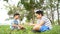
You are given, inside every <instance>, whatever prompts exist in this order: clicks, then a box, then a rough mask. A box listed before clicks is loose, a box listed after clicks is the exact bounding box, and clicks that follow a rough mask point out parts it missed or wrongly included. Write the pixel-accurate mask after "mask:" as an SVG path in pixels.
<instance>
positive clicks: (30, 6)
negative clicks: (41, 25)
mask: <svg viewBox="0 0 60 34" xmlns="http://www.w3.org/2000/svg"><path fill="white" fill-rule="evenodd" d="M21 3H22V4H23V5H24V7H25V9H26V10H27V11H29V14H28V16H29V15H30V13H31V14H32V15H31V16H32V20H33V23H34V10H35V9H41V8H42V5H43V3H44V0H39V1H37V0H21ZM31 16H30V17H31ZM29 19H31V18H29Z"/></svg>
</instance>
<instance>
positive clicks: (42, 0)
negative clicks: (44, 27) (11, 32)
mask: <svg viewBox="0 0 60 34" xmlns="http://www.w3.org/2000/svg"><path fill="white" fill-rule="evenodd" d="M38 10H42V11H44V15H45V16H46V17H48V18H49V19H50V21H51V23H52V24H54V25H60V0H0V25H10V21H11V19H13V14H14V13H19V14H20V16H21V17H20V21H21V23H29V22H31V23H35V21H36V17H35V12H36V11H38Z"/></svg>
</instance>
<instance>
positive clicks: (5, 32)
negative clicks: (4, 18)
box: [0, 25, 60, 34]
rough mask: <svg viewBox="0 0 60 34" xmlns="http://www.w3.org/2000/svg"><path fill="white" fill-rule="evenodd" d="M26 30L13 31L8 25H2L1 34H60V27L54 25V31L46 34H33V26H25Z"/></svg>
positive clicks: (38, 33) (45, 33) (44, 33)
mask: <svg viewBox="0 0 60 34" xmlns="http://www.w3.org/2000/svg"><path fill="white" fill-rule="evenodd" d="M25 27H26V30H19V31H18V30H14V31H11V30H10V27H9V26H8V25H1V26H0V34H60V26H59V25H54V26H53V29H52V30H50V31H45V32H32V30H31V28H32V26H27V25H25Z"/></svg>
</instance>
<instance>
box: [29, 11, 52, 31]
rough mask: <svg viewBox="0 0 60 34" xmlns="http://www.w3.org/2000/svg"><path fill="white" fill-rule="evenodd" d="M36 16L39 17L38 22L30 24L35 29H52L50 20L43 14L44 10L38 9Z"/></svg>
mask: <svg viewBox="0 0 60 34" xmlns="http://www.w3.org/2000/svg"><path fill="white" fill-rule="evenodd" d="M36 17H37V19H38V20H37V24H30V25H33V26H34V27H33V31H39V32H44V31H47V30H50V29H52V25H51V22H50V20H49V19H48V18H47V17H45V16H44V15H43V11H40V10H39V11H37V12H36Z"/></svg>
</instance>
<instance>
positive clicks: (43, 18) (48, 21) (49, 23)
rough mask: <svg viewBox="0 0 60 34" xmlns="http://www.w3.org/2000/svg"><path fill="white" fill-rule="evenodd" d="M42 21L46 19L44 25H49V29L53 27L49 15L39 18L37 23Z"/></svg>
mask: <svg viewBox="0 0 60 34" xmlns="http://www.w3.org/2000/svg"><path fill="white" fill-rule="evenodd" d="M41 21H44V24H43V25H45V26H48V27H49V29H52V25H51V22H50V20H49V19H48V18H47V17H45V16H43V17H42V18H41V19H38V20H37V24H39V23H40V22H41Z"/></svg>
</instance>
